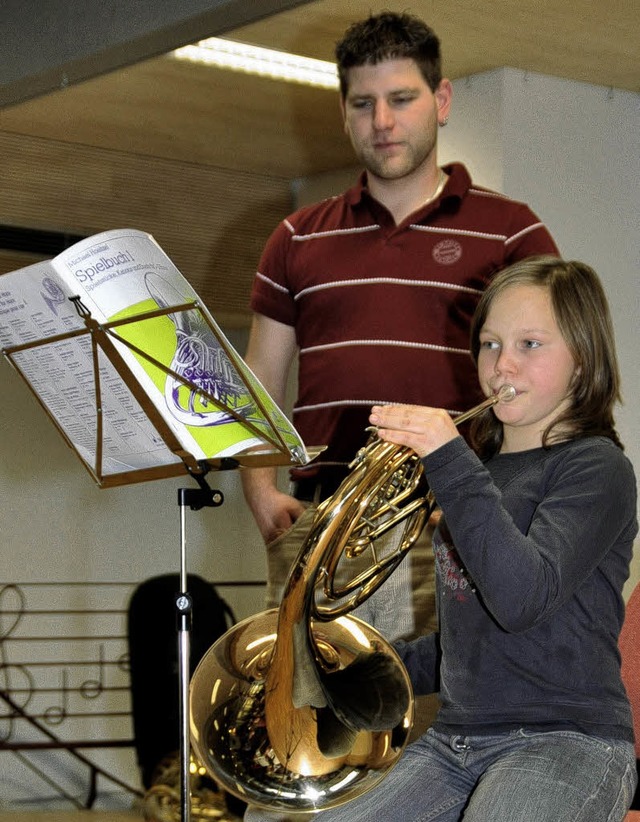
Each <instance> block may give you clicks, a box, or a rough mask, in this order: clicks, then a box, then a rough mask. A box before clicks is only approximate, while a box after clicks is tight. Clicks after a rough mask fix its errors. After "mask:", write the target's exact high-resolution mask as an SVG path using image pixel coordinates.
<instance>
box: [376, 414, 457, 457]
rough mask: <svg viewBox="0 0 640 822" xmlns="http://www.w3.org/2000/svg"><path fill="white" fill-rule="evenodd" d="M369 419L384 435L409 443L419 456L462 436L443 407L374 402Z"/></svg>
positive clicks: (387, 437)
mask: <svg viewBox="0 0 640 822" xmlns="http://www.w3.org/2000/svg"><path fill="white" fill-rule="evenodd" d="M369 422H370V423H371V424H372V425H375V426H376V427H377V429H378V436H379V437H380V439H383V440H386V441H387V442H393V443H395V444H396V445H408V446H409V448H412V449H413V450H414V451H415V452H416V454H417V455H418V456H419V457H426V456H427V454H430V453H431V452H432V451H435V450H436V449H437V448H440V447H441V446H443V445H444V444H445V443H447V442H449V441H450V440H452V439H454V438H455V437H459V436H460V433H459V431H458V429H457V428H456V426H455V425H454V424H453V420H452V419H451V416H450V415H449V414H448V413H447V412H446V411H445V410H444V409H443V408H428V407H427V406H421V405H374V406H373V408H372V409H371V415H370V416H369Z"/></svg>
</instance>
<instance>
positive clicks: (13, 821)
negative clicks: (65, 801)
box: [0, 811, 142, 822]
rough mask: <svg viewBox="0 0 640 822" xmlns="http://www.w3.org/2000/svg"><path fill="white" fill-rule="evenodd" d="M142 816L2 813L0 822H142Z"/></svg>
mask: <svg viewBox="0 0 640 822" xmlns="http://www.w3.org/2000/svg"><path fill="white" fill-rule="evenodd" d="M141 819H142V817H141V816H138V815H137V814H134V813H125V812H124V811H53V812H52V813H43V812H40V811H15V812H11V811H0V822H140V820H141Z"/></svg>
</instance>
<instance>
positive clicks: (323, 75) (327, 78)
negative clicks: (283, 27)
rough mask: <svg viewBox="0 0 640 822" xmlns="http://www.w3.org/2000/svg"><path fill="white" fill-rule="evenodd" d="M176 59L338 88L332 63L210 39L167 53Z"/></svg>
mask: <svg viewBox="0 0 640 822" xmlns="http://www.w3.org/2000/svg"><path fill="white" fill-rule="evenodd" d="M171 56H172V57H175V58H177V59H179V60H192V61H194V62H198V63H209V64H210V65H214V66H218V67H219V68H227V69H232V70H235V71H244V72H247V73H249V74H259V75H262V76H263V77H271V78H273V79H275V80H285V81H288V82H290V83H303V84H305V85H309V86H320V87H321V88H331V89H337V88H338V72H337V69H336V65H335V63H330V62H328V61H327V60H314V59H313V58H311V57H300V56H299V55H297V54H289V53H288V52H286V51H276V50H275V49H265V48H262V47H260V46H249V45H247V44H245V43H236V42H234V41H233V40H224V39H222V38H220V37H210V38H209V39H208V40H200V42H199V43H194V44H193V45H190V46H183V47H182V48H179V49H176V51H173V52H171Z"/></svg>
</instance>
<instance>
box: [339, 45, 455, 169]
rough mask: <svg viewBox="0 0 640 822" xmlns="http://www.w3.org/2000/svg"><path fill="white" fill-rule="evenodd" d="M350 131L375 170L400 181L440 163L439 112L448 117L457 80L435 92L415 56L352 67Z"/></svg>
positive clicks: (345, 108)
mask: <svg viewBox="0 0 640 822" xmlns="http://www.w3.org/2000/svg"><path fill="white" fill-rule="evenodd" d="M348 81H349V88H348V91H347V95H346V98H345V100H343V101H342V113H343V117H344V128H345V132H346V133H347V135H348V136H349V139H350V140H351V144H352V145H353V149H354V151H355V153H356V156H357V157H358V159H359V160H360V162H361V163H362V164H363V165H364V167H365V168H366V169H367V171H368V172H369V174H373V175H375V176H376V177H379V178H380V179H384V180H396V179H400V178H402V177H406V176H407V175H410V174H412V173H413V172H414V171H416V170H418V171H419V170H421V169H423V168H428V167H429V166H430V164H431V163H432V164H435V151H434V149H435V146H436V137H437V129H438V117H440V118H441V119H444V118H445V117H447V116H448V112H449V105H450V101H451V85H450V83H449V82H448V81H447V80H443V81H442V82H441V83H440V86H439V87H438V88H437V89H436V91H435V92H433V91H431V89H430V88H429V85H428V83H427V82H426V80H425V79H424V77H423V76H422V74H421V73H420V70H419V68H418V66H417V64H416V63H415V61H414V60H410V59H404V58H403V59H392V60H384V61H383V62H381V63H377V64H376V65H364V66H356V67H355V68H352V69H349V72H348Z"/></svg>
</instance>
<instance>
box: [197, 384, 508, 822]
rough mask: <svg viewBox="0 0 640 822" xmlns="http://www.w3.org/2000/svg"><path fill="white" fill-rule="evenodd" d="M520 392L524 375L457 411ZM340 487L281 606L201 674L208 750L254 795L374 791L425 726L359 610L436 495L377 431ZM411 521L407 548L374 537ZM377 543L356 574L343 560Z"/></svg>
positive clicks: (201, 751)
mask: <svg viewBox="0 0 640 822" xmlns="http://www.w3.org/2000/svg"><path fill="white" fill-rule="evenodd" d="M514 396H515V389H514V388H513V387H512V386H503V387H502V389H501V391H500V392H498V393H497V394H495V395H493V396H491V397H489V398H488V399H486V400H485V401H484V402H482V403H480V404H479V405H477V406H475V407H474V408H472V409H471V410H470V411H467V412H466V413H464V414H461V415H460V416H459V417H457V418H456V419H455V424H456V425H459V424H460V423H461V422H464V421H465V420H467V419H470V418H471V417H474V416H477V415H478V414H480V413H481V412H482V411H484V410H485V409H487V408H489V407H490V406H493V405H495V404H496V403H497V402H500V401H504V402H509V401H510V400H511V399H513V397H514ZM351 468H352V470H351V473H350V474H349V475H348V476H347V477H346V478H345V480H344V481H343V482H342V484H341V485H340V487H339V488H338V490H337V491H336V493H335V494H334V495H333V496H332V497H330V498H328V499H326V500H325V501H324V502H323V503H321V504H320V505H319V506H318V509H317V511H316V513H315V516H314V519H313V522H312V525H311V528H310V531H309V533H308V535H307V537H306V539H305V541H304V544H303V546H302V548H301V551H300V554H299V556H298V559H297V561H296V563H295V564H294V566H293V568H292V570H291V573H290V575H289V578H288V581H287V584H286V588H285V593H284V596H283V599H282V603H281V605H280V608H279V609H272V610H269V611H264V612H262V613H259V614H257V615H255V616H252V617H249V618H248V619H245V620H243V621H242V622H240V623H238V624H237V625H235V626H234V627H233V628H231V629H230V630H229V631H228V632H227V633H226V634H225V635H224V636H223V637H222V638H221V639H220V640H218V641H217V642H216V643H215V644H214V645H212V647H211V648H210V649H209V650H208V651H207V653H206V654H205V655H204V657H203V658H202V660H201V661H200V664H199V665H198V667H197V668H196V670H195V672H194V674H193V677H192V680H191V694H190V703H191V709H190V731H191V742H192V746H193V749H194V752H195V755H196V756H197V758H198V760H199V761H200V763H202V765H203V766H204V767H205V768H206V770H207V771H208V772H209V774H210V776H212V777H213V778H214V779H215V780H216V781H218V782H219V783H220V784H221V785H222V786H223V787H224V788H226V789H227V790H228V791H230V792H231V793H232V794H234V795H235V796H237V797H239V798H240V799H242V800H244V801H245V802H247V803H249V804H254V805H260V806H263V807H267V808H269V809H271V810H281V811H284V812H287V813H296V812H307V811H314V810H325V809H327V808H331V807H334V806H337V805H340V804H343V803H345V802H347V801H349V800H351V799H354V798H355V797H357V796H359V795H361V794H363V793H364V792H366V791H368V790H369V789H370V788H372V787H373V786H374V785H375V784H376V783H378V782H379V781H380V780H381V779H382V778H383V777H384V776H385V775H386V773H387V772H388V771H389V769H390V768H391V767H393V765H394V764H395V763H396V762H397V761H398V759H399V757H400V756H401V754H402V752H403V750H404V748H405V746H406V744H407V741H408V738H409V733H410V731H411V727H412V724H413V711H414V700H413V693H412V690H411V684H410V681H409V677H408V674H407V672H406V669H405V668H404V665H403V664H402V662H401V661H400V658H399V657H398V655H397V654H396V652H395V650H394V649H393V648H392V647H391V645H390V644H389V643H388V642H387V641H386V640H385V639H384V638H383V637H382V635H381V634H379V633H378V632H377V631H376V630H375V629H374V628H372V627H371V626H369V625H367V624H366V623H365V622H363V621H362V620H360V619H358V618H357V617H354V616H347V614H349V613H350V612H351V611H352V610H353V609H354V608H355V607H356V606H357V605H359V604H360V603H361V602H363V601H364V600H365V599H366V598H367V597H368V596H370V595H371V594H372V593H373V592H374V591H375V590H376V589H377V588H378V587H379V586H380V585H381V584H382V583H383V582H384V581H385V580H386V579H387V578H388V576H389V575H390V574H391V573H392V572H393V570H394V569H395V568H396V567H397V566H398V564H399V563H400V562H401V560H402V559H403V557H404V556H405V554H406V553H407V552H408V551H409V550H410V548H411V546H412V545H413V544H414V543H415V541H416V539H417V537H418V535H419V533H420V531H421V529H422V527H423V525H424V523H425V520H426V519H427V517H428V516H429V514H430V512H431V511H432V510H433V508H434V506H435V502H434V500H433V495H432V494H431V493H430V492H429V489H428V487H427V484H426V480H425V478H424V472H423V468H422V463H421V461H420V458H419V457H418V456H417V454H416V453H415V452H414V451H412V450H411V449H410V448H407V447H403V446H397V445H392V444H390V443H387V442H384V441H383V440H380V439H379V438H378V437H375V436H373V437H372V438H371V440H370V442H369V443H368V444H367V445H366V446H365V447H364V448H363V449H361V451H360V453H359V454H358V456H357V457H356V459H355V460H354V462H353V463H352V466H351ZM400 523H403V530H402V536H401V539H400V541H399V544H398V547H397V548H395V549H394V550H393V551H391V552H389V553H387V554H386V555H384V556H378V555H377V545H376V541H377V540H378V538H379V537H380V536H382V535H383V534H384V533H386V532H388V531H389V530H390V529H391V528H394V527H396V526H397V525H399V524H400ZM365 553H370V554H371V555H372V557H373V560H374V562H373V565H371V566H370V567H369V568H367V569H365V570H360V571H359V572H358V573H357V574H356V575H355V576H354V577H353V578H350V579H349V578H348V579H347V581H346V582H344V583H338V582H337V581H336V580H337V579H338V576H339V575H340V571H339V567H338V566H339V565H340V563H344V564H346V565H347V566H348V565H349V563H350V562H351V561H352V560H353V558H355V557H359V556H361V555H363V554H365Z"/></svg>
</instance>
